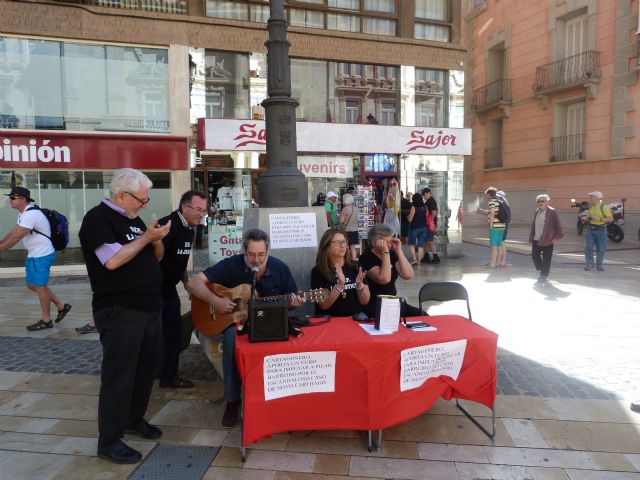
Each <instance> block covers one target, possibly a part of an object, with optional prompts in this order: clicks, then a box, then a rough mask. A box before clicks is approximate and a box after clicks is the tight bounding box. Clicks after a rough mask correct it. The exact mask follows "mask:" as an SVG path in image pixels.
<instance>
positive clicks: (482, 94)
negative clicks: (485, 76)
mask: <svg viewBox="0 0 640 480" xmlns="http://www.w3.org/2000/svg"><path fill="white" fill-rule="evenodd" d="M510 101H511V82H510V81H509V80H506V79H503V80H496V81H494V82H491V83H488V84H487V85H485V86H484V87H480V88H478V89H476V90H474V91H473V98H472V100H471V109H472V110H475V111H478V110H486V109H488V108H491V107H493V106H495V105H498V104H499V103H500V102H510Z"/></svg>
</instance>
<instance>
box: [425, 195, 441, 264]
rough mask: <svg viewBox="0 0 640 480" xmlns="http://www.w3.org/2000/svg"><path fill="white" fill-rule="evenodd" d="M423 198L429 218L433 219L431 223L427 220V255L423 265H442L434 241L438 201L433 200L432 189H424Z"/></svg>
mask: <svg viewBox="0 0 640 480" xmlns="http://www.w3.org/2000/svg"><path fill="white" fill-rule="evenodd" d="M422 198H423V200H424V204H425V206H426V208H427V216H428V217H431V221H429V218H427V236H426V238H425V241H424V253H425V255H424V258H423V259H422V263H440V257H438V250H437V248H436V243H435V241H434V240H435V235H436V230H437V228H438V203H437V202H436V199H435V198H433V194H432V193H431V189H430V188H423V189H422ZM430 225H432V226H430Z"/></svg>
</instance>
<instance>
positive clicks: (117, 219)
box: [79, 168, 171, 463]
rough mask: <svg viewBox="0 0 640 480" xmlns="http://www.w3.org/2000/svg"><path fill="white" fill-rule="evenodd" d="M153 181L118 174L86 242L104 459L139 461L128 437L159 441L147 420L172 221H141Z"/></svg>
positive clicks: (85, 227)
mask: <svg viewBox="0 0 640 480" xmlns="http://www.w3.org/2000/svg"><path fill="white" fill-rule="evenodd" d="M151 186H152V182H151V180H149V178H148V177H147V176H146V175H145V174H143V173H142V172H139V171H138V170H134V169H131V168H123V169H120V170H117V171H116V172H115V173H114V174H113V178H112V180H111V184H110V185H109V191H110V195H109V198H105V199H104V200H102V202H101V203H100V204H99V205H98V206H96V207H93V208H92V209H91V210H89V211H88V212H87V214H86V215H85V216H84V219H83V220H82V225H81V227H80V232H79V237H80V245H81V246H82V253H83V254H84V259H85V263H86V265H87V273H88V274H89V281H90V283H91V290H92V292H93V300H92V307H93V317H94V320H95V324H96V328H97V330H98V332H99V333H100V343H101V344H102V371H101V376H100V396H99V401H98V431H99V436H98V456H99V457H101V458H105V459H108V460H111V461H112V462H115V463H136V462H139V461H140V459H141V458H142V455H141V453H140V452H138V451H137V450H134V449H133V448H131V447H129V446H128V445H126V444H125V443H123V442H122V437H123V436H124V433H125V432H129V433H133V434H135V435H138V436H140V437H142V438H146V439H156V438H159V437H160V436H161V435H162V431H161V430H160V429H159V428H158V427H156V426H154V425H151V424H149V423H148V422H147V421H146V420H145V419H144V414H145V412H146V411H147V406H148V404H149V396H150V395H151V388H152V386H153V381H154V378H155V375H156V373H157V371H158V363H159V359H160V348H161V345H162V343H161V336H162V324H161V315H160V309H161V306H162V296H161V287H162V270H161V269H160V263H159V262H160V260H161V259H162V256H163V254H164V246H163V244H162V239H163V238H164V237H165V236H166V235H167V234H168V233H169V229H170V228H171V221H169V222H168V223H167V224H166V225H160V224H158V221H157V220H156V219H155V218H154V219H153V220H152V221H151V222H150V223H149V225H148V226H147V225H145V223H144V222H143V221H142V220H141V219H140V217H139V216H138V212H139V211H140V210H141V209H142V208H146V207H147V205H148V204H149V201H150V197H149V189H150V188H151Z"/></svg>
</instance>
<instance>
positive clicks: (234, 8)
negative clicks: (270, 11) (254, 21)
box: [205, 0, 248, 20]
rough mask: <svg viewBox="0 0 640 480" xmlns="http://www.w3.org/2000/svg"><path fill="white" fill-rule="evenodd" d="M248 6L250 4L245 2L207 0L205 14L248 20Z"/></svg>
mask: <svg viewBox="0 0 640 480" xmlns="http://www.w3.org/2000/svg"><path fill="white" fill-rule="evenodd" d="M247 8H248V5H247V4H246V3H244V2H230V1H227V0H205V15H206V16H207V17H215V18H229V19H232V20H247V19H248V16H247Z"/></svg>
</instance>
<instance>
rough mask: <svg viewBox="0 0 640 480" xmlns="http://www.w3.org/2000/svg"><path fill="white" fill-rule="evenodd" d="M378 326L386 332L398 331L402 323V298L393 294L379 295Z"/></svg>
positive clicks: (377, 305)
mask: <svg viewBox="0 0 640 480" xmlns="http://www.w3.org/2000/svg"><path fill="white" fill-rule="evenodd" d="M378 307H379V313H378V312H376V328H377V329H379V330H381V331H385V332H397V331H398V325H399V324H400V299H399V298H398V297H394V296H392V295H378V299H377V304H376V309H377V308H378Z"/></svg>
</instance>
